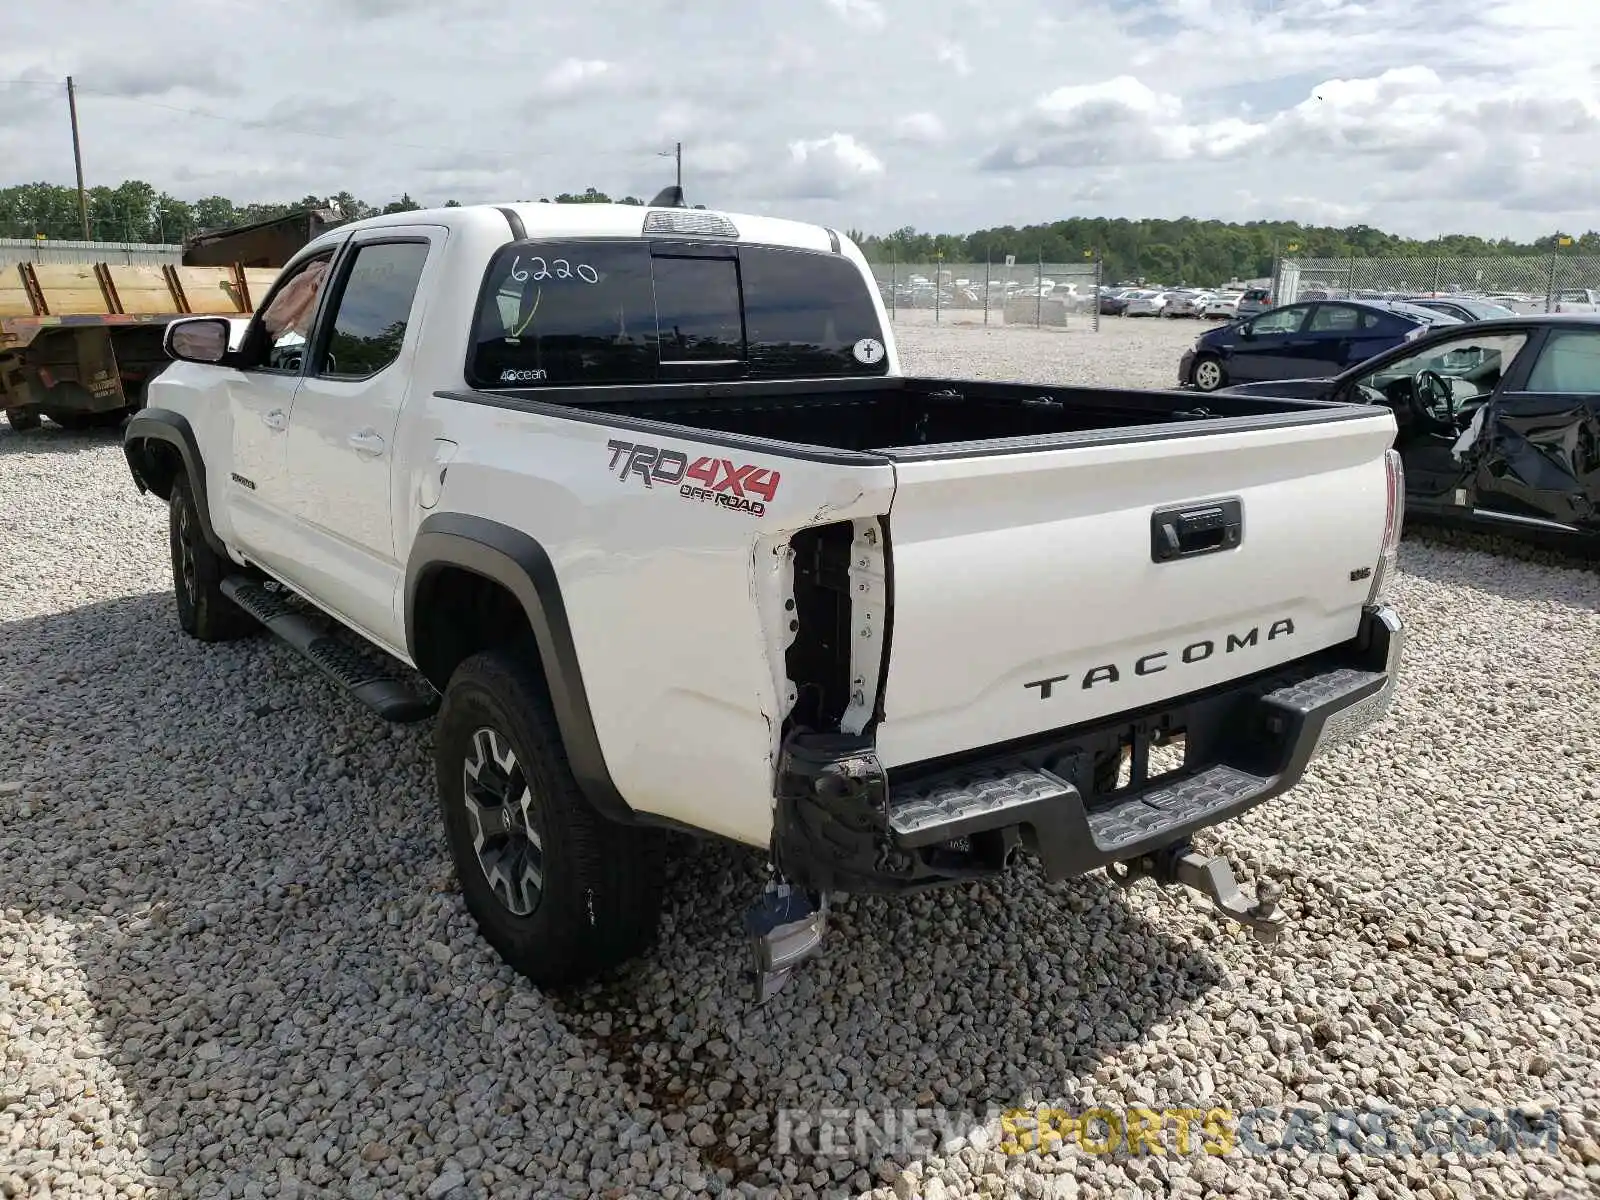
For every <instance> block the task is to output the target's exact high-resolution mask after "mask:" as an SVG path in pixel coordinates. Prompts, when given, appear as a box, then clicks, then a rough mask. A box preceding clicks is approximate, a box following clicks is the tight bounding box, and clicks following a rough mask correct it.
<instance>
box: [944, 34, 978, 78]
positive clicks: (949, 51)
mask: <svg viewBox="0 0 1600 1200" xmlns="http://www.w3.org/2000/svg"><path fill="white" fill-rule="evenodd" d="M936 56H937V58H938V60H939V61H940V62H941V63H943V64H945V65H946V66H948V67H949V68H950V69H951V70H952V71H954V72H955V73H956V74H957V75H971V74H972V61H971V60H970V59H969V58H968V57H967V48H966V47H965V46H963V45H961V44H960V43H959V42H940V43H939V49H938V51H937V55H936Z"/></svg>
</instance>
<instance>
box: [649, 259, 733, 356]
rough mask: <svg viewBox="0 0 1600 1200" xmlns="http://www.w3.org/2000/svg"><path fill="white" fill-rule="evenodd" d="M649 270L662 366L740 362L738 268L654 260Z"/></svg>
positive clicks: (721, 262) (726, 263)
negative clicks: (654, 297) (654, 301)
mask: <svg viewBox="0 0 1600 1200" xmlns="http://www.w3.org/2000/svg"><path fill="white" fill-rule="evenodd" d="M654 267H655V270H654V272H653V274H654V277H655V291H656V324H657V326H659V328H660V331H661V332H660V334H659V337H660V343H661V363H662V365H663V366H670V365H672V364H674V363H702V362H732V361H738V360H742V359H743V358H744V318H743V316H742V314H741V312H740V307H739V267H738V263H737V262H736V261H735V260H733V259H731V258H668V257H664V256H657V257H656V259H655V260H654Z"/></svg>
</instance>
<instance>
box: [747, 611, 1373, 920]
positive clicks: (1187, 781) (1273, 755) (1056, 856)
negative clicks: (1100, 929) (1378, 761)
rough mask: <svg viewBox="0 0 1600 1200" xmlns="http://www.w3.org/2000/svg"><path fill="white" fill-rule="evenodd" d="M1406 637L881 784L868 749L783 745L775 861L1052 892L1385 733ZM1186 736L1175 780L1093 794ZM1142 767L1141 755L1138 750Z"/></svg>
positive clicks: (838, 743)
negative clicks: (1114, 771)
mask: <svg viewBox="0 0 1600 1200" xmlns="http://www.w3.org/2000/svg"><path fill="white" fill-rule="evenodd" d="M1402 641H1403V634H1402V630H1401V626H1400V621H1399V619H1398V618H1397V617H1396V616H1395V614H1394V613H1393V612H1392V611H1391V610H1389V609H1387V608H1375V609H1371V610H1369V611H1368V612H1367V614H1366V615H1365V617H1364V618H1363V622H1362V627H1361V631H1360V633H1359V635H1358V636H1357V637H1356V638H1355V639H1353V640H1352V641H1351V642H1349V643H1346V644H1345V645H1344V646H1340V647H1337V648H1335V649H1334V650H1332V651H1326V652H1324V653H1322V654H1318V655H1313V656H1312V657H1311V658H1309V659H1306V660H1302V661H1301V662H1300V663H1296V664H1292V665H1291V666H1290V667H1289V668H1286V669H1284V670H1281V671H1277V672H1273V673H1269V674H1268V675H1266V676H1263V677H1257V678H1252V679H1249V680H1244V681H1239V682H1237V683H1235V684H1232V685H1229V686H1226V687H1224V688H1222V689H1217V690H1215V691H1214V692H1212V693H1207V694H1201V695H1198V696H1191V697H1185V698H1183V699H1180V700H1177V701H1174V702H1173V703H1172V704H1171V705H1170V706H1168V707H1166V708H1163V709H1160V710H1157V711H1153V712H1146V713H1140V714H1134V715H1132V716H1130V717H1127V718H1123V719H1121V720H1117V721H1113V722H1109V723H1106V724H1103V725H1097V726H1095V727H1094V728H1091V729H1082V730H1069V731H1064V732H1063V733H1062V734H1060V735H1057V736H1056V737H1054V738H1052V739H1049V740H1046V741H1044V742H1035V743H1032V744H1030V745H1028V746H1025V747H1022V748H1019V749H1011V750H1009V751H1006V752H1002V753H998V754H994V755H991V756H988V757H983V758H980V759H977V760H975V761H974V760H968V761H965V762H962V763H960V764H958V765H954V766H949V767H946V768H944V769H939V770H935V771H931V772H928V773H926V774H919V775H913V776H912V777H911V778H909V779H906V780H904V781H903V782H902V781H901V780H900V779H899V778H898V776H899V775H900V774H901V773H900V772H898V771H897V772H896V778H890V777H889V775H888V772H886V771H885V770H884V769H883V768H882V767H881V766H880V765H879V764H878V762H877V758H876V756H875V755H874V754H873V753H872V751H871V749H870V746H866V745H862V744H861V742H860V741H859V740H857V739H848V738H841V737H837V736H833V737H824V738H813V739H805V738H804V737H803V735H802V737H799V738H792V739H791V741H790V743H789V745H788V746H787V747H786V754H785V759H784V764H783V773H782V776H781V777H780V781H779V823H778V845H777V853H778V859H779V863H780V866H781V867H782V868H783V869H784V871H785V872H786V875H787V877H788V878H791V879H796V880H800V881H804V882H808V883H809V885H810V886H814V887H817V888H818V889H820V890H835V889H836V890H843V891H851V890H866V891H884V890H891V891H895V890H914V889H918V888H921V887H927V886H933V885H937V884H939V883H945V882H953V881H955V880H958V879H962V878H971V877H973V876H975V875H982V874H988V873H992V872H993V871H995V870H999V869H1001V868H1002V867H1004V866H1005V865H1006V863H1008V862H1009V861H1010V860H1011V858H1012V857H1013V855H1014V853H1015V852H1016V851H1018V850H1027V851H1031V852H1032V853H1034V854H1036V855H1037V856H1038V858H1039V860H1040V865H1041V866H1042V867H1043V869H1044V871H1045V874H1046V875H1047V876H1048V877H1050V878H1052V879H1061V878H1067V877H1070V876H1074V875H1081V874H1084V873H1086V872H1088V871H1092V870H1094V869H1096V868H1098V867H1103V866H1106V865H1108V864H1111V863H1117V862H1123V861H1126V860H1132V859H1137V858H1139V857H1140V856H1143V855H1147V854H1151V853H1153V852H1155V851H1157V850H1160V849H1162V848H1164V847H1168V846H1172V845H1174V844H1177V843H1180V842H1183V841H1184V840H1186V839H1187V838H1188V837H1189V835H1190V834H1192V833H1193V832H1194V831H1195V830H1198V829H1203V828H1206V827H1208V826H1212V825H1216V824H1219V823H1220V822H1222V821H1225V820H1228V819H1230V818H1232V817H1235V816H1237V815H1239V814H1240V813H1243V812H1246V811H1248V810H1249V809H1251V808H1254V807H1255V806H1256V805H1258V804H1260V803H1262V802H1263V801H1265V800H1268V799H1270V798H1271V797H1273V796H1276V795H1278V794H1280V793H1282V792H1284V791H1287V790H1288V789H1289V788H1291V787H1293V786H1294V785H1295V784H1296V783H1298V782H1299V781H1300V778H1301V776H1302V775H1303V774H1304V773H1305V769H1306V765H1307V764H1308V763H1309V762H1310V761H1311V759H1312V758H1313V757H1314V756H1315V755H1317V754H1318V753H1320V752H1321V751H1323V750H1325V749H1327V748H1328V747H1329V746H1331V745H1334V744H1336V743H1337V742H1340V741H1343V740H1345V739H1346V738H1349V737H1352V736H1354V735H1355V734H1356V733H1358V732H1359V731H1360V730H1362V729H1364V728H1365V727H1366V726H1368V725H1370V724H1372V723H1373V722H1375V721H1377V720H1380V719H1381V718H1382V716H1383V715H1384V713H1385V712H1386V711H1387V709H1388V707H1389V704H1390V702H1391V700H1392V698H1393V695H1394V690H1395V686H1396V683H1397V679H1398V671H1399V665H1400V653H1401V644H1402ZM1180 731H1181V732H1182V733H1183V735H1184V738H1185V741H1186V746H1187V760H1186V763H1185V765H1184V766H1183V767H1182V768H1180V769H1179V770H1178V771H1176V772H1173V773H1171V774H1169V775H1164V776H1158V777H1156V778H1154V779H1150V780H1148V781H1137V780H1136V781H1135V782H1133V783H1131V784H1130V785H1128V786H1125V787H1122V788H1113V789H1111V790H1101V789H1100V788H1098V787H1097V783H1098V782H1099V778H1100V776H1099V774H1098V772H1097V770H1096V766H1095V764H1096V763H1097V762H1099V763H1102V764H1103V763H1104V761H1105V759H1106V756H1107V755H1108V754H1109V755H1112V756H1116V755H1118V754H1120V753H1124V752H1126V751H1127V749H1128V748H1129V747H1133V753H1134V755H1135V757H1136V758H1139V759H1140V760H1141V761H1143V754H1142V753H1141V751H1140V750H1139V747H1140V746H1141V745H1143V746H1145V747H1146V748H1147V747H1148V745H1149V742H1150V739H1151V738H1152V737H1160V736H1161V735H1162V734H1164V733H1165V734H1167V735H1174V734H1176V733H1177V732H1180ZM1146 753H1147V750H1146Z"/></svg>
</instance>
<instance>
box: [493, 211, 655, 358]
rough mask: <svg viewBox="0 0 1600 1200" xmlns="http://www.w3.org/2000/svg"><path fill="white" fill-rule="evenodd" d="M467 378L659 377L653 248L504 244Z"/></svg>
mask: <svg viewBox="0 0 1600 1200" xmlns="http://www.w3.org/2000/svg"><path fill="white" fill-rule="evenodd" d="M467 377H468V378H469V379H470V380H471V381H472V382H473V383H474V384H476V385H478V386H481V387H516V386H537V385H540V384H558V385H559V384H567V385H571V384H611V383H645V382H649V381H651V380H654V379H655V378H656V310H655V298H654V296H653V295H652V293H651V289H650V248H649V247H648V246H647V245H645V244H644V243H642V242H621V243H598V242H588V243H585V242H566V243H562V244H559V245H553V244H551V245H537V246H529V245H526V244H524V245H516V246H508V247H506V249H504V250H502V251H501V252H500V254H499V255H498V257H496V259H495V261H494V262H493V263H491V264H490V266H489V273H488V280H487V283H486V285H485V294H484V299H483V302H482V304H481V305H480V306H479V310H478V321H477V329H476V332H475V334H474V338H473V345H472V353H471V356H470V359H469V361H468V364H467Z"/></svg>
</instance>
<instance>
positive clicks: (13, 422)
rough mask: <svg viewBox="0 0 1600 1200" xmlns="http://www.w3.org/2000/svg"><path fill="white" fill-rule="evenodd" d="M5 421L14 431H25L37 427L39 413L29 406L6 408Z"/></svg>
mask: <svg viewBox="0 0 1600 1200" xmlns="http://www.w3.org/2000/svg"><path fill="white" fill-rule="evenodd" d="M6 422H7V424H9V425H10V426H11V428H12V430H13V431H14V432H16V433H27V432H28V431H29V430H32V429H37V428H39V413H38V411H37V410H36V409H31V408H27V409H23V408H8V409H6Z"/></svg>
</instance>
